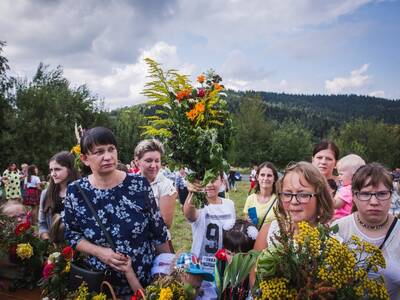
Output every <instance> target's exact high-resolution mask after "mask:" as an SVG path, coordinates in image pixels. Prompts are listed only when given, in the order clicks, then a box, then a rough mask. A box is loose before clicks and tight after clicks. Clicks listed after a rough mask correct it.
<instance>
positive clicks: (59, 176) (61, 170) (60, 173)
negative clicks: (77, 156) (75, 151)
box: [49, 160, 69, 184]
mask: <svg viewBox="0 0 400 300" xmlns="http://www.w3.org/2000/svg"><path fill="white" fill-rule="evenodd" d="M49 169H50V176H51V178H53V181H54V183H55V184H60V183H65V182H66V180H67V178H68V175H69V171H68V168H67V167H63V166H62V165H60V164H59V163H57V162H56V161H55V160H52V161H51V162H50V164H49Z"/></svg>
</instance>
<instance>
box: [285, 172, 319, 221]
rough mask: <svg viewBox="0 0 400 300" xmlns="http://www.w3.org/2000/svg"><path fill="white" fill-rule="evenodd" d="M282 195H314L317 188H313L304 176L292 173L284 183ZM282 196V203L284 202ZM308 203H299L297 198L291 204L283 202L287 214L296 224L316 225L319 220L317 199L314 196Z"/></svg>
mask: <svg viewBox="0 0 400 300" xmlns="http://www.w3.org/2000/svg"><path fill="white" fill-rule="evenodd" d="M282 193H290V194H299V193H301V194H314V193H315V188H314V187H313V186H311V185H310V184H309V183H308V182H307V181H306V180H305V178H304V176H302V175H300V174H298V173H296V172H290V173H288V174H286V176H285V178H284V180H283V182H282ZM282 198H283V197H282V195H281V201H282ZM308 199H309V200H308V201H307V202H306V203H299V201H297V200H296V197H295V196H292V199H291V200H290V201H289V202H285V201H282V203H283V208H284V209H285V211H286V213H287V214H288V215H290V217H291V219H292V221H293V222H294V223H298V222H301V221H308V222H310V223H315V222H316V219H317V198H316V196H312V197H310V198H308Z"/></svg>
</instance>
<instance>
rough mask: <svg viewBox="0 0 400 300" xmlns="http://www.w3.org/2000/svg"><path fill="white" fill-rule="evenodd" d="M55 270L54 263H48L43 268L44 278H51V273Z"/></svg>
mask: <svg viewBox="0 0 400 300" xmlns="http://www.w3.org/2000/svg"><path fill="white" fill-rule="evenodd" d="M53 270H54V264H46V265H45V266H44V268H43V277H44V278H46V279H47V278H49V277H50V275H51V274H52V273H53Z"/></svg>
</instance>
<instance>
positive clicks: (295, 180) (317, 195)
mask: <svg viewBox="0 0 400 300" xmlns="http://www.w3.org/2000/svg"><path fill="white" fill-rule="evenodd" d="M278 192H279V199H278V204H277V207H278V213H279V214H281V215H282V216H284V217H287V216H289V217H290V219H291V221H292V225H293V226H294V227H295V228H296V227H297V224H298V223H299V222H301V221H307V222H309V223H310V224H312V225H317V224H318V223H322V224H328V222H329V221H330V220H331V218H332V215H333V201H332V197H331V195H330V193H329V190H328V186H327V184H326V180H325V178H324V177H323V176H322V174H321V173H320V172H319V171H318V169H317V168H316V167H314V166H313V165H312V164H310V163H308V162H298V163H295V164H293V165H291V166H289V167H287V168H286V170H285V175H284V176H283V177H282V179H281V185H280V186H279V190H278ZM278 230H279V227H278V222H277V221H272V222H271V224H265V225H264V226H263V227H262V228H261V230H260V233H259V234H258V237H257V240H256V243H255V245H254V248H255V249H257V250H262V249H265V248H267V247H268V246H269V245H270V244H271V241H270V238H273V237H274V233H276V232H277V231H278Z"/></svg>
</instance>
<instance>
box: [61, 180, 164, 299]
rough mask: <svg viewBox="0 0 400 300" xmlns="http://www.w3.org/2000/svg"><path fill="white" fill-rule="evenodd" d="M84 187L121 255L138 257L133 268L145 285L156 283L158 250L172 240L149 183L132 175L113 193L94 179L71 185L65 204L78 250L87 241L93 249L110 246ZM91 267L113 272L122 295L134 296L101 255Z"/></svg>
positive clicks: (71, 238)
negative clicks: (153, 269) (154, 268)
mask: <svg viewBox="0 0 400 300" xmlns="http://www.w3.org/2000/svg"><path fill="white" fill-rule="evenodd" d="M76 184H79V185H80V186H81V188H82V190H83V191H84V192H85V194H86V196H87V198H88V199H89V201H91V202H92V205H93V207H94V209H95V210H96V212H97V214H98V216H99V218H100V220H101V222H102V223H103V224H104V227H105V228H106V230H107V231H108V232H109V233H110V235H111V237H112V239H113V241H114V244H115V246H116V251H117V252H120V253H123V254H127V255H129V256H130V257H131V258H132V267H133V269H134V271H135V273H136V276H137V277H138V279H139V281H140V283H141V284H142V286H144V287H145V286H147V285H148V284H149V283H150V282H151V266H152V262H153V260H154V257H155V248H154V246H155V245H159V244H162V243H164V242H166V241H167V227H166V226H165V223H164V221H163V219H162V217H161V214H160V211H159V209H158V208H157V204H156V201H155V199H154V195H153V192H152V189H151V187H150V185H149V183H148V181H147V180H146V179H145V178H144V177H142V176H140V175H134V174H127V176H126V178H125V179H124V181H123V182H122V183H121V184H119V185H117V186H115V187H113V188H111V189H97V188H95V187H93V186H92V185H91V184H90V182H89V180H88V178H87V177H84V178H81V179H79V180H77V181H75V182H74V183H72V184H70V185H69V186H68V190H67V197H66V199H65V202H64V206H65V208H64V209H65V211H64V224H65V238H66V240H67V242H68V243H69V244H70V245H71V246H72V247H74V248H75V247H76V245H77V244H78V243H79V242H80V241H81V240H82V239H85V240H87V241H89V242H91V243H93V244H96V245H99V246H103V247H108V248H110V245H109V244H108V242H107V241H106V238H105V235H104V233H103V232H102V230H101V228H100V227H99V225H98V224H97V222H96V220H95V218H94V217H93V215H92V213H91V211H90V208H89V207H88V206H87V204H86V202H85V200H84V198H83V196H82V195H81V193H80V192H79V190H78V187H77V186H76ZM87 263H88V264H89V265H90V266H91V267H92V268H93V269H97V270H106V269H109V270H110V271H111V276H110V279H109V280H110V282H111V284H112V285H113V287H114V288H115V290H116V292H117V294H118V295H129V294H132V293H133V292H132V291H131V289H130V287H129V285H128V282H127V281H126V279H125V276H124V274H123V273H120V272H116V271H114V270H111V268H109V267H107V266H106V265H105V264H104V263H103V262H101V261H100V260H99V259H98V258H97V257H95V256H88V258H87Z"/></svg>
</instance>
